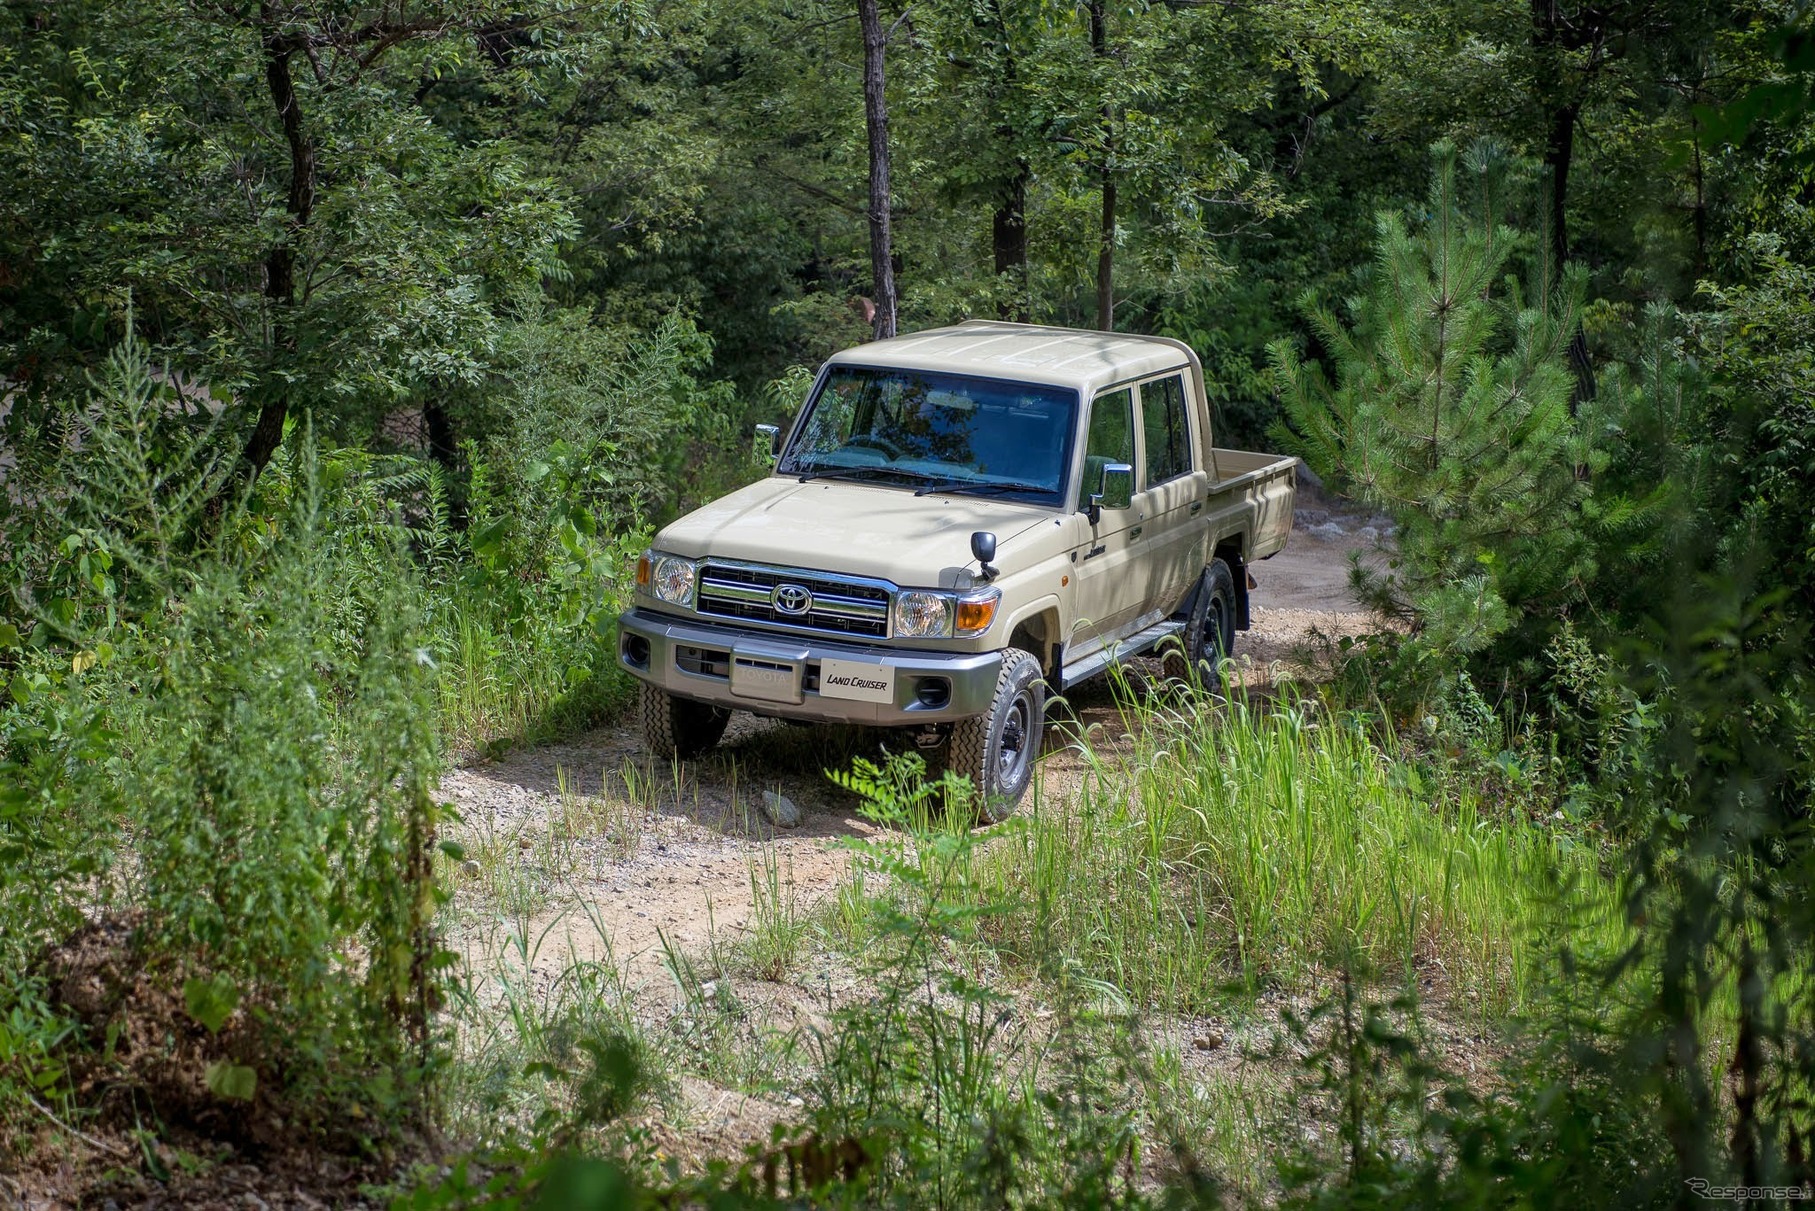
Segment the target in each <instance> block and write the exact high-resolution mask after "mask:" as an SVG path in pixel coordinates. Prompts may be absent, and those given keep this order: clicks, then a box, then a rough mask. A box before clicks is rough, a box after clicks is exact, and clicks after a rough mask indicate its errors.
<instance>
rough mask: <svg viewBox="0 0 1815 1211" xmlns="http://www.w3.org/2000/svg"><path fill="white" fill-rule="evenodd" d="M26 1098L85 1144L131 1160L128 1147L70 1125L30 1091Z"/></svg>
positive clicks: (39, 1111)
mask: <svg viewBox="0 0 1815 1211" xmlns="http://www.w3.org/2000/svg"><path fill="white" fill-rule="evenodd" d="M25 1100H26V1101H28V1102H30V1103H31V1104H32V1106H33V1107H34V1108H35V1109H36V1110H37V1111H38V1113H39V1114H42V1115H43V1116H44V1117H45V1118H47V1119H49V1120H50V1121H51V1122H53V1123H55V1124H56V1125H57V1126H59V1127H61V1128H62V1129H63V1130H65V1131H67V1132H69V1133H70V1134H71V1135H73V1136H75V1137H76V1138H77V1139H79V1140H81V1141H82V1142H83V1143H84V1144H87V1145H88V1146H89V1147H90V1148H94V1149H97V1150H98V1151H101V1152H105V1153H107V1155H109V1156H117V1157H119V1158H120V1159H121V1160H131V1159H132V1153H130V1152H128V1151H126V1149H124V1148H122V1147H120V1146H119V1145H117V1144H110V1143H108V1142H107V1141H106V1140H101V1139H96V1138H95V1137H94V1136H92V1135H90V1134H88V1132H86V1131H82V1130H79V1129H77V1128H75V1127H72V1126H70V1125H69V1124H68V1123H66V1122H64V1121H63V1120H62V1119H60V1118H58V1117H57V1116H56V1115H55V1114H54V1113H52V1111H51V1108H50V1107H49V1106H46V1105H45V1104H44V1103H43V1102H40V1101H39V1100H38V1099H37V1098H35V1097H33V1096H32V1095H31V1094H29V1093H28V1094H26V1095H25Z"/></svg>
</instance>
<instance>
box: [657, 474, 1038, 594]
mask: <svg viewBox="0 0 1815 1211" xmlns="http://www.w3.org/2000/svg"><path fill="white" fill-rule="evenodd" d="M1056 517H1057V514H1056V513H1055V512H1054V511H1053V510H1051V509H1042V508H1039V507H1037V506H1034V505H1026V504H1018V503H1016V502H1013V501H1001V500H990V499H986V498H979V497H968V496H946V495H940V494H938V493H934V494H932V495H928V496H915V495H914V493H913V491H912V490H911V489H906V488H888V487H882V486H879V485H873V484H854V483H844V482H839V481H835V480H813V481H809V482H807V483H804V484H803V483H800V482H799V481H797V480H795V479H794V478H793V477H792V476H771V477H769V478H768V479H764V480H760V481H758V482H757V483H754V484H751V485H750V486H749V487H747V488H743V489H740V490H739V491H736V492H733V493H732V494H731V495H729V496H726V497H722V498H720V499H719V500H715V501H713V502H712V503H711V504H709V505H707V506H705V507H704V508H701V509H696V510H694V511H693V512H692V513H689V514H687V515H686V516H685V517H682V518H680V519H678V520H677V521H674V522H672V523H670V524H669V525H667V526H665V527H663V529H662V531H661V533H659V534H657V535H656V540H655V546H656V548H657V549H658V550H662V551H669V552H672V553H673V554H675V555H683V556H686V557H688V558H690V559H701V558H705V557H708V556H711V557H715V558H719V559H742V560H748V561H749V562H751V563H769V564H780V565H783V566H786V567H795V568H811V569H817V570H821V571H836V572H843V573H847V574H850V575H855V576H873V577H878V578H880V579H883V580H889V581H893V582H894V583H896V584H898V585H920V586H926V587H940V588H958V587H965V586H966V585H967V584H968V581H969V573H970V572H971V571H974V570H975V568H976V560H975V559H973V558H972V557H971V546H970V544H971V532H972V531H974V530H990V531H993V532H994V533H995V535H996V541H997V543H998V544H999V548H1000V554H998V555H997V557H996V562H997V563H998V564H1001V565H1007V564H1008V562H1009V557H1010V556H1011V555H1012V551H1011V550H1010V544H1011V543H1012V541H1013V539H1014V538H1015V536H1016V535H1018V534H1021V533H1023V532H1025V531H1027V530H1029V529H1031V528H1032V527H1034V526H1037V525H1039V524H1041V523H1042V522H1044V523H1046V524H1047V525H1051V524H1052V523H1053V521H1054V519H1055V518H1056Z"/></svg>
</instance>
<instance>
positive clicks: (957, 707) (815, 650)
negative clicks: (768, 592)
mask: <svg viewBox="0 0 1815 1211" xmlns="http://www.w3.org/2000/svg"><path fill="white" fill-rule="evenodd" d="M740 658H741V660H742V661H743V662H744V663H745V665H746V667H747V666H748V665H750V664H752V663H754V664H758V665H760V666H761V667H762V668H764V669H765V670H769V671H770V672H771V673H772V674H773V676H771V677H769V678H768V679H767V683H766V684H765V685H764V686H762V687H761V690H760V693H755V694H753V693H752V692H750V691H749V690H748V689H746V690H745V692H735V691H734V690H733V688H732V676H731V672H732V667H733V665H734V663H736V662H737V661H739V660H740ZM826 659H833V660H843V661H849V662H852V663H855V664H863V665H869V666H872V667H874V668H876V669H879V670H880V669H892V670H894V677H895V685H894V693H893V701H890V702H861V701H855V700H852V699H848V698H828V697H823V696H821V695H820V693H819V690H818V685H819V666H820V662H821V661H822V660H826ZM618 663H620V664H622V665H623V666H624V667H625V669H627V670H629V671H630V672H631V673H632V674H634V675H635V676H637V677H640V678H642V679H643V680H644V681H647V682H649V683H650V684H651V685H656V686H660V687H661V688H662V689H664V690H667V691H668V692H669V693H671V694H673V695H675V696H676V697H680V698H691V699H693V700H694V701H696V702H710V703H713V704H715V705H717V706H723V707H730V708H732V709H735V710H740V711H752V712H754V713H756V714H758V715H772V716H775V717H776V718H782V719H812V720H824V721H828V722H840V723H863V724H874V725H881V726H885V727H912V726H916V725H921V724H934V723H943V722H947V721H950V720H953V719H965V718H969V717H971V716H974V715H981V714H983V713H984V712H985V711H987V710H988V709H989V704H990V700H991V699H992V698H993V697H994V696H995V692H996V675H997V673H999V672H1000V671H1001V668H1002V653H1000V652H976V653H971V654H966V655H958V654H953V653H947V652H922V651H903V650H900V649H896V648H888V647H882V646H878V645H866V644H854V643H835V642H834V643H828V642H825V641H824V640H820V639H796V638H794V637H793V636H789V635H776V634H769V633H766V632H764V633H758V632H754V631H744V630H739V629H738V628H736V627H724V626H713V625H711V624H707V623H696V622H689V621H683V620H680V619H673V618H667V617H664V616H662V615H659V614H652V613H649V612H648V611H645V610H640V609H638V610H630V611H628V612H627V613H625V614H624V615H623V616H622V617H621V618H619V619H618Z"/></svg>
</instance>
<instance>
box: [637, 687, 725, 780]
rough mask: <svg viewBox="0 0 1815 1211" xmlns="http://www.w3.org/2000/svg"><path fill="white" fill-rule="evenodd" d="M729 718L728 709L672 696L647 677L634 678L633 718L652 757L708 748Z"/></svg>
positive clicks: (695, 752)
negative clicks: (635, 713)
mask: <svg viewBox="0 0 1815 1211" xmlns="http://www.w3.org/2000/svg"><path fill="white" fill-rule="evenodd" d="M730 721H731V712H730V711H728V710H726V709H725V708H724V707H722V706H713V705H712V704H711V703H708V702H692V701H689V700H688V699H686V698H676V697H675V696H674V695H673V694H670V693H669V692H668V691H667V690H664V689H660V688H658V687H656V686H653V685H650V684H649V683H648V682H647V681H639V682H637V722H638V723H640V724H642V729H643V747H645V748H647V749H648V750H649V754H650V756H652V757H657V758H660V759H661V760H663V761H668V760H672V759H673V758H675V757H682V758H685V757H697V756H699V755H700V754H701V753H704V752H708V751H710V750H711V748H712V746H713V745H715V744H717V743H718V742H719V738H720V737H721V736H723V735H724V734H725V725H726V724H727V723H729V722H730Z"/></svg>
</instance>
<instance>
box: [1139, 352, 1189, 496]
mask: <svg viewBox="0 0 1815 1211" xmlns="http://www.w3.org/2000/svg"><path fill="white" fill-rule="evenodd" d="M1141 436H1142V437H1143V438H1144V439H1145V440H1146V444H1147V479H1146V482H1145V484H1144V486H1145V487H1149V488H1151V487H1153V485H1155V484H1163V483H1165V482H1166V481H1167V480H1169V479H1177V478H1178V477H1179V476H1181V475H1184V474H1186V473H1187V472H1189V471H1190V470H1191V431H1190V430H1189V429H1188V428H1187V427H1186V425H1185V382H1184V380H1183V379H1181V378H1180V377H1179V376H1178V375H1176V374H1175V375H1173V376H1172V377H1171V378H1162V379H1155V380H1154V381H1153V382H1151V383H1143V384H1141Z"/></svg>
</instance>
